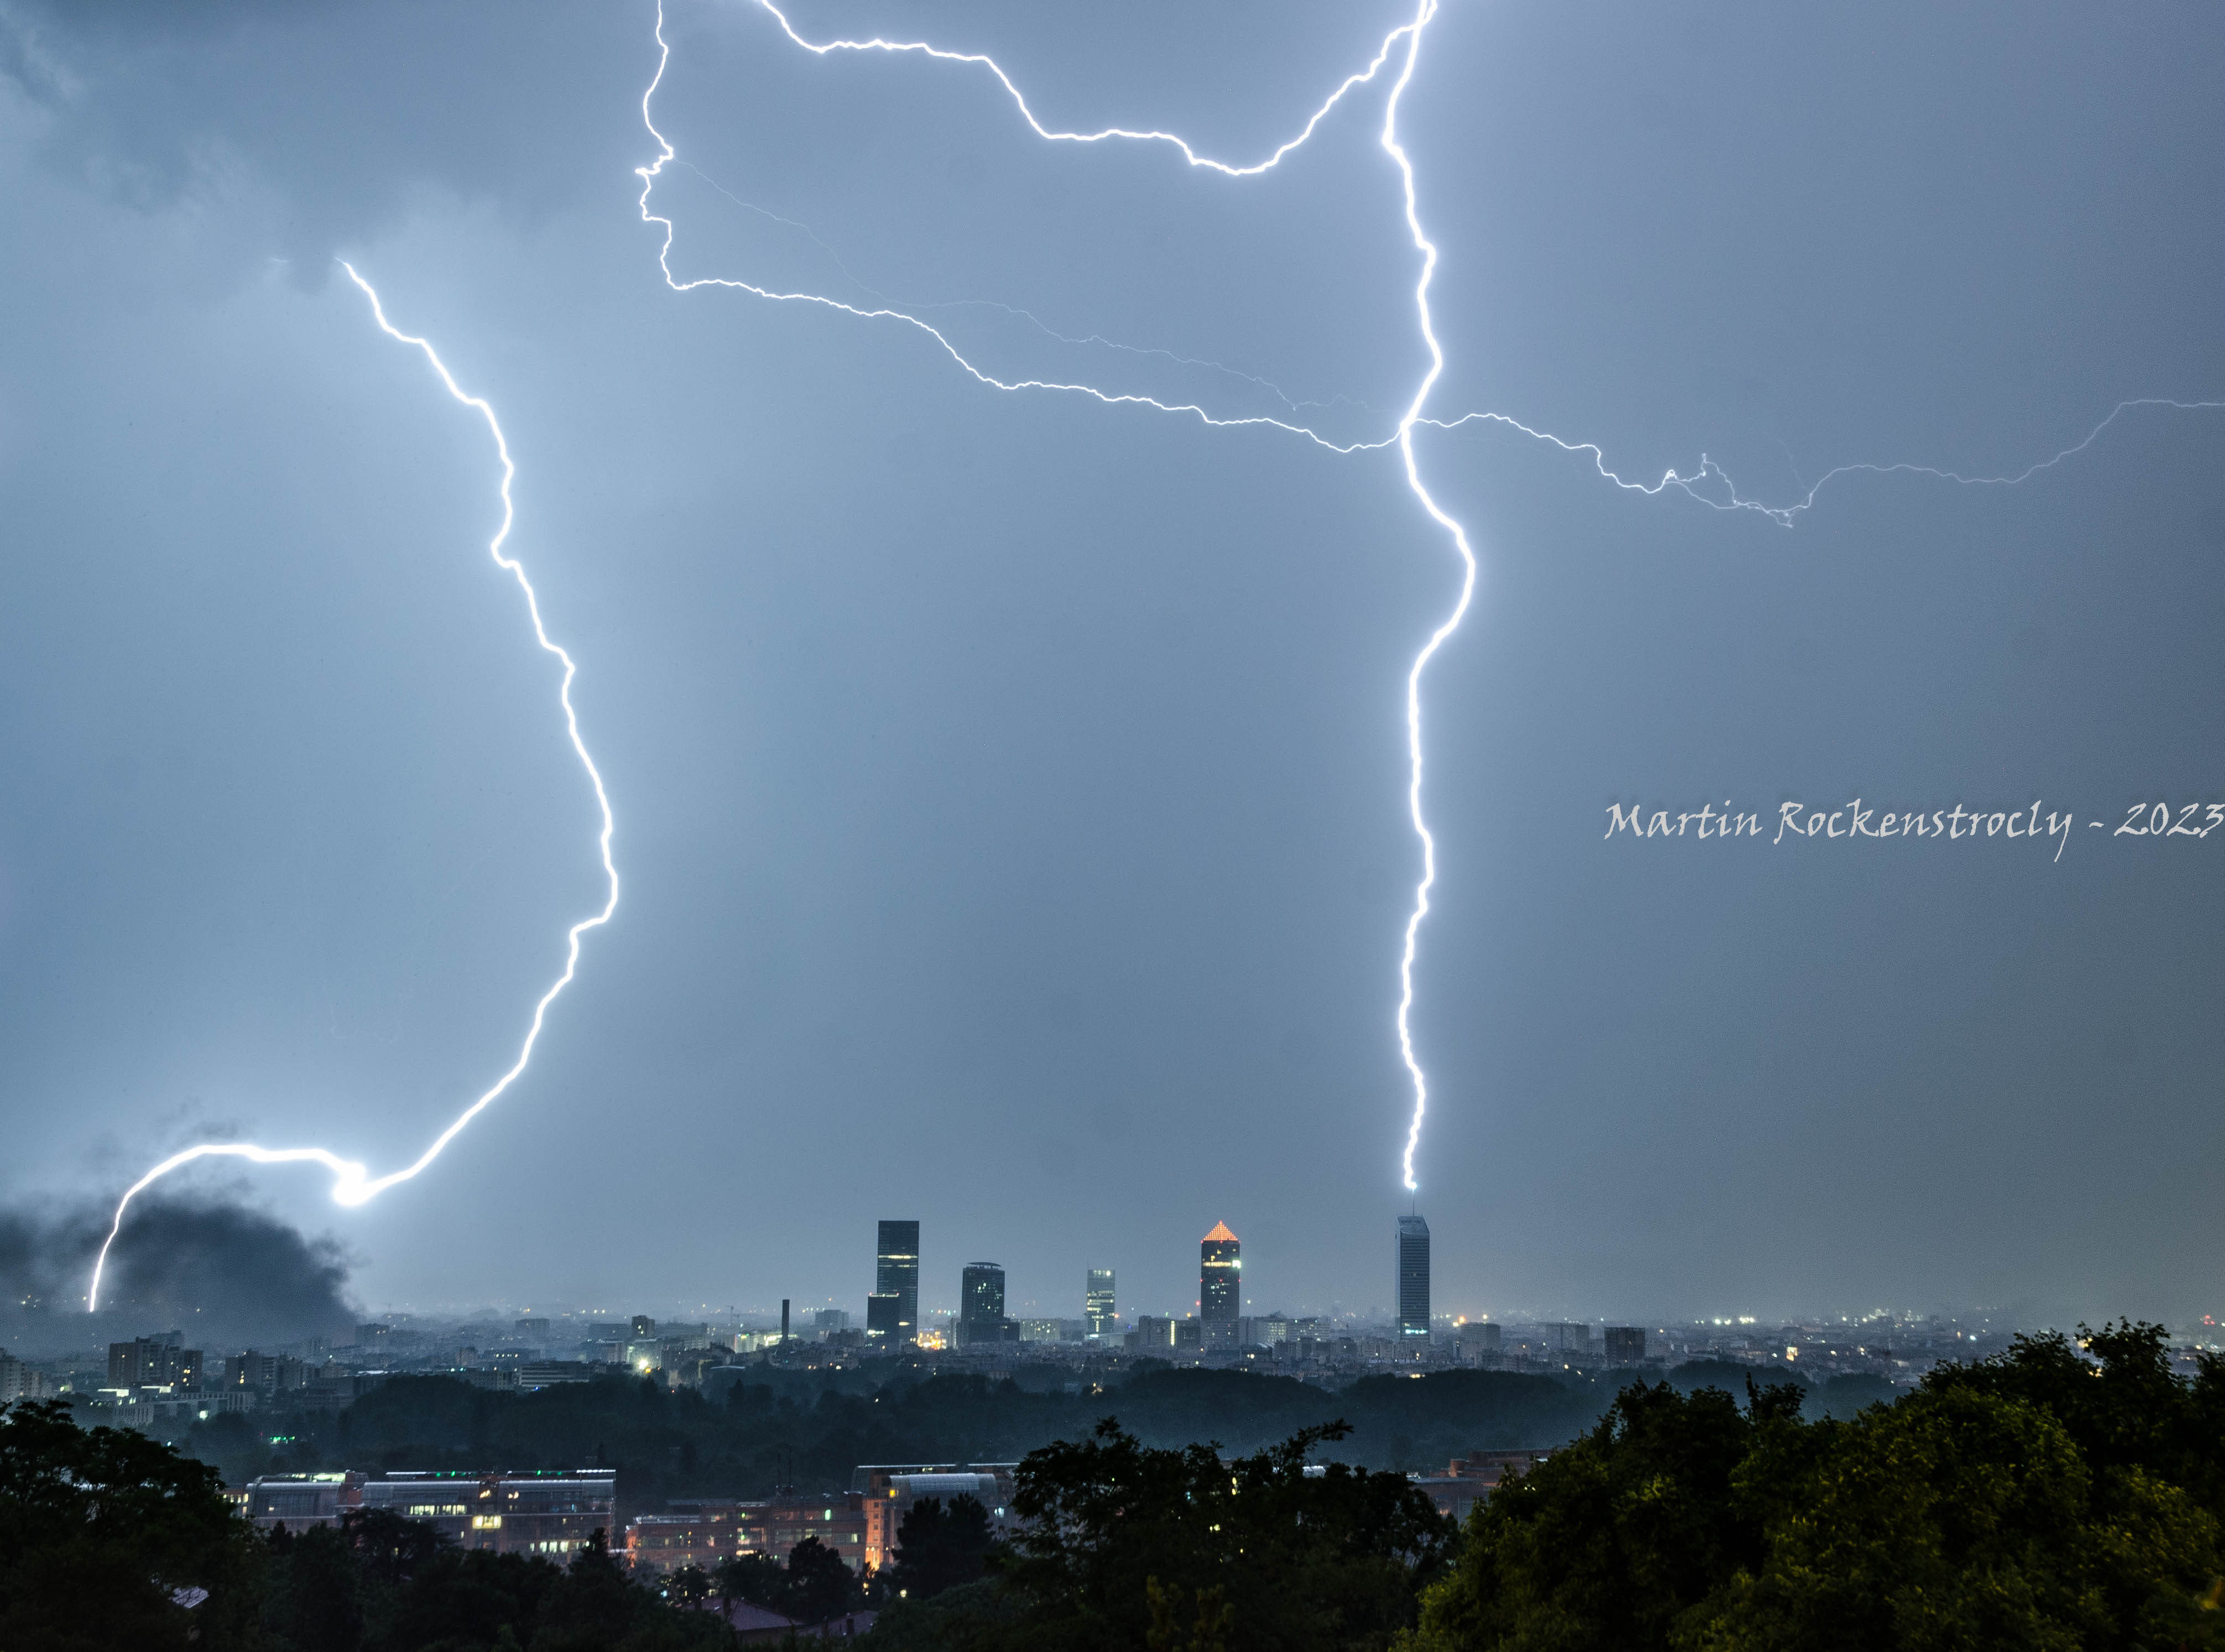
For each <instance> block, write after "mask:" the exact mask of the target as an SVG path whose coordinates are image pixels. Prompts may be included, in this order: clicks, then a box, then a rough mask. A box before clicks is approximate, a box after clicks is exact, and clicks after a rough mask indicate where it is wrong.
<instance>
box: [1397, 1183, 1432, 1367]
mask: <svg viewBox="0 0 2225 1652" xmlns="http://www.w3.org/2000/svg"><path fill="white" fill-rule="evenodd" d="M1398 1335H1399V1336H1400V1338H1401V1339H1404V1338H1407V1337H1414V1338H1418V1339H1420V1340H1422V1341H1423V1342H1426V1341H1428V1340H1429V1224H1428V1223H1427V1222H1424V1221H1423V1219H1422V1218H1421V1217H1420V1216H1419V1215H1418V1214H1416V1215H1413V1216H1402V1217H1400V1218H1398Z"/></svg>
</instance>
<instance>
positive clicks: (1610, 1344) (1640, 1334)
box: [1606, 1325, 1645, 1369]
mask: <svg viewBox="0 0 2225 1652" xmlns="http://www.w3.org/2000/svg"><path fill="white" fill-rule="evenodd" d="M1606 1338H1607V1364H1609V1365H1611V1366H1614V1367H1616V1368H1618V1369H1620V1368H1624V1367H1627V1366H1631V1365H1642V1364H1645V1329H1644V1327H1643V1326H1635V1325H1611V1326H1607V1332H1606Z"/></svg>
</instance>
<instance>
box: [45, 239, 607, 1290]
mask: <svg viewBox="0 0 2225 1652" xmlns="http://www.w3.org/2000/svg"><path fill="white" fill-rule="evenodd" d="M340 268H341V269H345V270H346V271H347V274H348V279H349V280H350V281H352V282H354V283H355V284H356V286H357V287H358V288H359V289H360V290H361V291H362V293H363V295H364V297H365V298H367V299H369V300H370V301H371V319H372V320H375V321H377V324H378V328H379V331H380V332H384V333H385V334H386V336H387V337H388V338H390V339H394V340H395V341H396V343H398V344H404V345H413V346H415V348H416V349H418V350H421V351H423V352H424V355H425V360H426V362H427V363H428V364H429V365H430V366H431V367H432V369H433V371H434V374H435V375H436V376H438V377H439V378H440V381H441V384H442V385H443V386H444V387H445V388H446V389H447V392H448V394H449V395H450V396H453V397H454V398H455V399H456V400H457V401H458V402H461V403H463V405H464V406H466V407H467V408H471V409H472V411H473V412H474V413H476V414H478V415H479V416H480V417H481V418H482V419H485V421H486V427H487V434H490V435H491V436H492V437H493V438H494V447H495V453H496V455H497V457H498V458H499V459H501V461H502V485H501V489H500V493H501V497H502V525H501V526H500V527H499V528H498V529H496V530H495V535H494V537H493V538H492V539H491V540H490V541H488V542H487V554H489V555H490V556H491V557H492V558H493V559H494V561H495V566H498V567H499V568H501V569H502V570H503V571H504V573H508V574H509V575H510V577H511V578H513V579H516V580H517V588H518V589H519V591H521V592H523V593H524V597H525V611H526V613H527V615H528V617H530V618H531V620H532V621H533V636H534V639H535V640H536V642H539V643H540V645H541V647H542V650H543V651H544V652H546V653H548V654H553V655H555V656H556V658H557V659H558V660H559V661H561V662H562V664H563V668H564V675H563V679H562V680H561V683H560V684H559V685H558V687H557V691H556V697H557V699H558V701H559V703H560V704H561V705H562V706H563V708H564V728H565V731H566V733H567V735H569V737H571V741H572V750H573V753H574V755H575V756H577V757H578V758H579V759H580V768H582V769H586V773H587V780H588V782H589V783H590V784H591V785H592V786H593V788H594V789H595V803H596V806H597V807H599V809H600V810H601V811H602V817H603V829H602V832H601V833H600V834H599V837H598V838H597V839H596V842H597V845H598V847H599V851H600V852H601V856H602V863H603V874H604V876H605V877H606V878H607V879H608V880H609V887H610V894H609V896H608V897H607V898H606V899H605V902H603V908H602V910H601V911H599V912H598V913H595V914H594V915H593V916H591V917H586V918H582V919H581V920H580V921H579V922H577V923H575V924H574V925H573V926H572V927H571V930H570V932H569V934H568V935H567V948H566V952H565V957H564V972H563V973H562V974H561V975H560V976H558V977H557V978H556V980H555V984H552V985H551V986H550V987H549V988H548V991H545V992H543V993H542V995H541V998H540V1001H539V1002H538V1003H536V1004H535V1005H534V1006H533V1020H532V1023H531V1025H530V1026H529V1027H528V1028H527V1029H526V1034H525V1041H524V1042H523V1045H521V1046H520V1047H519V1049H518V1052H517V1060H515V1061H514V1062H512V1063H511V1064H510V1070H509V1071H508V1072H506V1073H504V1074H503V1075H502V1076H501V1077H500V1078H499V1079H496V1080H495V1082H494V1084H493V1085H492V1086H490V1087H489V1088H488V1089H487V1090H486V1091H485V1093H483V1094H482V1095H481V1096H480V1097H479V1099H478V1100H477V1101H474V1102H473V1103H472V1104H471V1105H470V1106H468V1107H466V1109H464V1111H462V1112H461V1113H460V1114H459V1115H458V1116H457V1117H456V1119H455V1121H454V1122H453V1123H451V1124H450V1125H449V1126H448V1128H447V1129H446V1130H442V1131H441V1133H440V1135H439V1136H435V1137H434V1140H433V1144H432V1146H430V1147H428V1148H427V1149H425V1151H424V1152H423V1153H422V1154H420V1155H418V1156H417V1158H416V1159H415V1160H414V1161H411V1162H410V1163H409V1164H407V1165H405V1166H403V1168H401V1169H399V1170H394V1171H390V1172H388V1173H387V1174H385V1175H383V1176H372V1175H371V1174H369V1173H368V1172H367V1171H366V1170H365V1169H364V1167H363V1165H361V1164H360V1163H358V1162H357V1161H354V1160H352V1159H343V1158H341V1157H340V1156H339V1155H337V1154H335V1153H333V1152H330V1151H328V1150H327V1149H324V1148H317V1147H299V1148H266V1147H257V1146H256V1145H255V1144H254V1143H252V1142H203V1143H201V1144H200V1145H199V1146H196V1147H190V1148H187V1149H185V1150H184V1151H183V1152H181V1153H174V1154H172V1155H170V1156H169V1157H168V1158H167V1159H165V1160H163V1161H162V1163H160V1164H158V1165H156V1166H155V1168H153V1169H151V1170H149V1172H148V1173H147V1174H145V1175H143V1176H142V1177H140V1178H139V1180H136V1181H135V1182H133V1183H132V1184H131V1186H130V1187H129V1188H128V1189H126V1190H125V1192H124V1197H123V1198H122V1199H120V1200H119V1201H117V1206H116V1219H115V1220H114V1221H113V1222H111V1224H110V1225H109V1229H108V1237H106V1238H105V1239H104V1240H103V1241H101V1245H100V1254H99V1256H98V1258H96V1259H95V1261H94V1263H93V1267H92V1283H91V1285H90V1287H89V1288H87V1289H86V1296H85V1306H86V1312H87V1313H96V1312H98V1309H99V1307H100V1280H101V1275H102V1273H103V1272H104V1271H105V1269H106V1268H107V1266H108V1252H109V1248H110V1247H111V1245H113V1244H115V1243H116V1236H117V1234H118V1233H120V1232H122V1231H123V1229H124V1215H125V1212H128V1211H129V1210H130V1208H131V1201H132V1200H133V1199H136V1198H137V1197H138V1196H139V1195H140V1194H141V1193H144V1192H145V1191H146V1190H147V1189H148V1188H149V1187H152V1186H153V1185H154V1184H155V1182H157V1181H160V1180H162V1178H163V1177H164V1176H167V1175H168V1174H170V1173H171V1172H172V1171H173V1170H176V1169H179V1168H182V1167H183V1166H186V1165H188V1164H191V1163H193V1161H196V1160H198V1159H217V1158H225V1159H244V1160H246V1161H248V1162H250V1164H302V1163H314V1164H320V1165H322V1166H324V1168H326V1169H327V1170H329V1171H331V1172H332V1173H333V1201H334V1202H335V1203H337V1204H341V1205H348V1206H354V1205H361V1204H364V1203H366V1202H368V1201H369V1200H371V1199H375V1198H377V1196H378V1195H379V1194H380V1193H384V1192H385V1191H386V1189H388V1188H389V1187H392V1186H394V1184H395V1183H396V1182H397V1181H408V1180H409V1179H410V1178H411V1177H413V1176H415V1175H416V1174H418V1172H420V1171H422V1169H424V1168H425V1167H426V1166H427V1165H429V1164H430V1163H432V1162H433V1161H434V1160H435V1159H437V1158H439V1157H440V1156H441V1151H442V1150H443V1149H446V1148H447V1145H448V1143H449V1142H453V1140H455V1138H456V1136H458V1135H459V1134H460V1132H461V1131H462V1130H463V1128H464V1126H466V1124H468V1123H471V1122H472V1119H474V1118H476V1117H479V1114H480V1113H481V1112H482V1111H485V1109H486V1108H487V1107H488V1106H489V1105H490V1104H491V1103H492V1102H493V1101H494V1100H495V1099H496V1098H498V1096H500V1095H501V1094H502V1093H503V1092H504V1091H505V1090H507V1089H509V1088H510V1086H511V1085H512V1084H513V1083H515V1082H516V1081H517V1078H518V1076H519V1075H520V1074H521V1073H523V1072H524V1071H525V1068H526V1065H527V1064H528V1063H529V1062H530V1061H531V1060H532V1059H533V1049H534V1046H535V1045H536V1044H537V1043H539V1042H540V1040H541V1029H542V1024H543V1023H544V1022H546V1020H547V1018H548V1006H549V1005H550V1004H551V1003H555V1000H556V996H557V995H558V994H559V993H561V992H562V991H564V989H565V988H566V987H567V986H569V985H571V984H572V978H573V976H574V974H576V973H577V972H578V970H579V967H580V937H581V936H582V935H584V934H586V932H587V931H588V930H590V929H599V928H600V927H602V926H603V925H605V924H606V923H608V922H609V921H611V916H612V914H613V913H615V912H616V911H617V910H618V864H617V863H616V862H615V861H613V860H612V858H611V834H612V831H613V829H614V826H615V822H614V820H613V819H612V814H611V800H610V794H608V793H607V792H605V790H604V789H603V776H602V771H601V770H599V769H597V768H596V767H595V760H594V759H593V757H592V756H588V754H587V746H586V742H585V741H584V740H582V739H581V738H580V715H579V712H577V711H576V710H575V709H574V707H573V705H572V680H573V678H574V677H575V676H577V675H578V674H579V669H580V668H579V667H578V665H577V664H575V663H574V661H573V659H572V656H571V655H569V654H567V653H566V652H565V650H564V649H562V648H561V647H560V646H559V645H558V644H557V643H556V642H554V641H553V640H551V638H550V637H549V635H548V627H547V626H546V625H544V624H543V623H542V619H541V598H540V597H539V595H538V594H537V593H536V592H535V591H534V589H533V582H532V581H531V580H530V579H528V578H527V577H526V573H525V565H524V564H523V562H521V561H519V560H517V558H516V557H514V556H512V555H510V554H509V553H508V552H507V551H505V550H504V548H503V547H504V544H505V543H507V542H508V541H509V539H510V527H511V524H512V523H513V522H515V521H516V520H517V510H516V508H515V507H514V506H513V505H512V503H511V502H510V483H511V481H512V480H513V479H514V478H516V477H517V465H516V464H515V463H513V462H512V460H511V459H510V443H509V442H508V441H507V440H504V436H503V434H502V425H501V422H500V421H498V420H497V419H496V417H495V415H494V408H493V407H492V406H491V404H490V403H489V402H487V401H486V399H485V397H484V396H469V395H466V393H465V391H464V389H463V387H462V386H461V385H460V384H458V383H456V380H455V377H454V375H453V374H452V373H450V372H449V371H448V365H447V363H446V362H444V361H442V360H441V357H440V352H439V351H435V350H434V348H433V345H432V343H431V341H430V340H429V339H422V338H419V337H417V336H415V334H412V333H407V332H403V331H402V330H401V329H400V328H398V327H396V326H395V325H394V324H393V323H392V322H391V321H390V320H387V319H386V308H385V306H384V305H383V304H381V303H380V302H379V300H378V294H377V291H376V290H374V289H373V288H372V287H371V283H370V282H367V281H365V280H364V278H363V276H362V275H359V274H358V272H357V270H356V268H355V266H354V265H353V264H351V263H348V262H347V261H346V260H345V259H342V260H341V261H340Z"/></svg>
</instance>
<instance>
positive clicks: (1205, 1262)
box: [1197, 1222, 1244, 1348]
mask: <svg viewBox="0 0 2225 1652" xmlns="http://www.w3.org/2000/svg"><path fill="white" fill-rule="evenodd" d="M1243 1313H1244V1247H1243V1246H1242V1245H1241V1244H1238V1243H1237V1238H1236V1236H1235V1235H1234V1234H1233V1233H1231V1232H1230V1231H1228V1224H1227V1223H1226V1222H1215V1223H1214V1225H1213V1231H1212V1232H1210V1233H1208V1234H1207V1235H1206V1236H1205V1237H1204V1238H1203V1239H1201V1240H1200V1241H1199V1242H1198V1247H1197V1317H1198V1320H1199V1321H1200V1322H1201V1325H1202V1326H1203V1341H1204V1344H1205V1345H1206V1346H1207V1347H1208V1348H1233V1347H1234V1346H1235V1345H1236V1321H1237V1320H1239V1318H1241V1317H1242V1315H1243Z"/></svg>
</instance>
